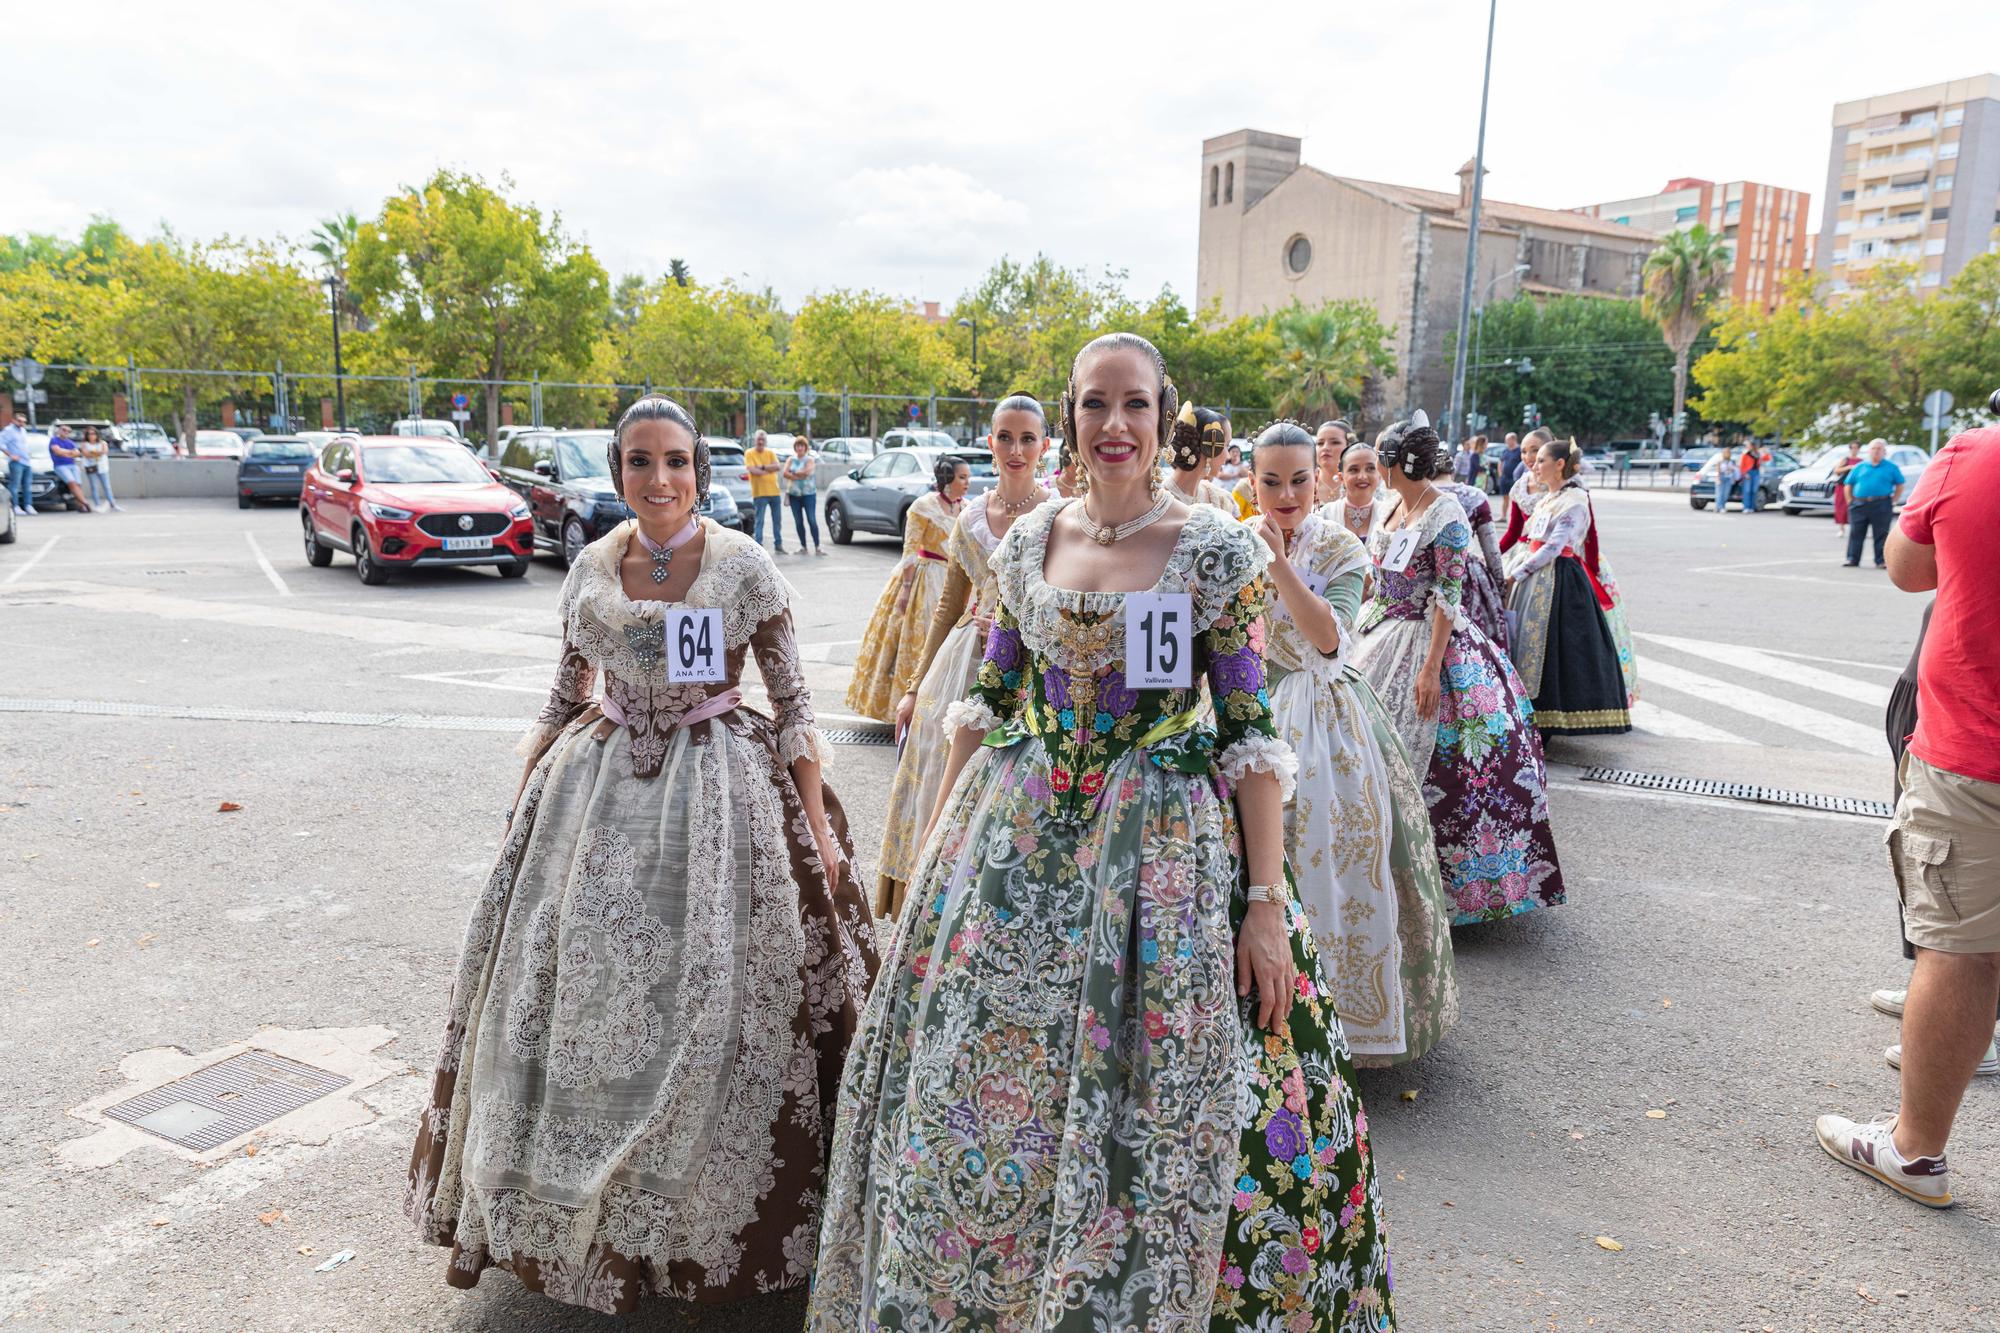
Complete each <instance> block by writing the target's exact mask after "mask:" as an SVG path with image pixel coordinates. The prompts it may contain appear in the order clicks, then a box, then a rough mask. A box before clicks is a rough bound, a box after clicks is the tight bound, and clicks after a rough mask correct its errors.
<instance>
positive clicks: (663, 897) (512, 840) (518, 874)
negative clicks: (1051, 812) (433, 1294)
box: [404, 709, 875, 1314]
mask: <svg viewBox="0 0 2000 1333" xmlns="http://www.w3.org/2000/svg"><path fill="white" fill-rule="evenodd" d="M595 721H596V716H595V714H594V713H588V714H586V715H585V716H584V717H583V718H581V719H579V720H578V721H576V722H574V723H572V724H571V725H570V726H569V727H568V728H567V729H565V731H564V732H563V734H562V735H561V736H559V737H558V738H557V739H556V741H555V743H554V744H553V745H551V746H550V748H549V751H548V753H547V755H545V756H544V757H543V759H542V760H541V762H540V763H539V764H537V765H536V767H535V770H534V772H533V773H532V775H531V776H530V778H529V780H528V784H527V786H526V788H525V790H524V791H523V792H522V795H521V800H520V803H519V805H518V806H517V807H516V809H515V812H514V822H513V825H512V827H511V829H510V830H509V833H508V835H507V839H506V842H505V845H504V846H503V847H502V849H501V853H500V859H499V862H498V864H497V865H495V867H494V869H493V874H492V876H491V878H490V879H489V880H488V881H487V885H486V888H485V890H484V892H483V893H482V894H481V896H480V898H479V901H478V902H477V904H476V905H475V906H474V908H473V913H472V921H471V924H470V926H469V927H468V928H467V931H466V939H465V947H464V952H463V955H462V958H461V961H460V963H459V968H458V973H457V978H456V980H455V981H454V983H453V986H452V991H451V997H450V1000H449V1004H448V1012H447V1018H446V1025H445V1036H444V1046H443V1049H442V1051H441V1052H440V1053H439V1056H438V1066H437V1074H436V1078H435V1080H434V1082H433V1084H432V1090H431V1098H430V1102H429V1105H428V1106H427V1107H426V1109H425V1111H424V1113H423V1118H422V1120H421V1122H420V1125H419V1129H418V1133H417V1142H416V1147H415V1150H414V1152H413V1153H412V1155H411V1161H410V1180H409V1189H408V1193H407V1194H406V1196H405V1204H404V1206H405V1209H406V1211H407V1212H408V1213H409V1215H410V1218H411V1220H412V1221H413V1222H415V1223H416V1226H417V1230H418V1233H419V1234H420V1235H421V1236H422V1237H423V1238H424V1239H425V1240H428V1241H431V1242H433V1243H435V1244H438V1245H446V1246H450V1247H451V1250H452V1258H451V1264H450V1267H449V1268H448V1269H447V1270H446V1275H445V1277H446V1281H447V1282H449V1283H450V1284H451V1285H453V1286H456V1287H470V1286H472V1285H474V1284H475V1283H477V1282H478V1280H479V1275H480V1273H481V1271H482V1270H484V1269H485V1268H487V1267H488V1266H489V1265H498V1266H501V1267H505V1268H509V1269H511V1270H512V1271H513V1272H514V1274H515V1276H516V1277H518V1278H520V1280H521V1281H522V1282H523V1283H524V1284H525V1285H527V1286H528V1287H529V1288H530V1289H531V1290H535V1291H540V1292H542V1293H544V1294H545V1295H548V1296H551V1297H553V1298H555V1299H557V1300H561V1301H567V1302H570V1303H572V1304H577V1305H583V1306H588V1307H589V1308H591V1309H594V1310H600V1311H603V1312H606V1313H612V1314H617V1313H624V1312H626V1311H628V1310H630V1309H632V1308H633V1307H634V1306H635V1305H637V1304H638V1303H639V1301H640V1299H641V1298H642V1297H645V1296H649V1295H671V1296H673V1297H677V1298H681V1299H692V1300H711V1301H724V1300H735V1299H740V1298H742V1297H744V1296H748V1295H751V1294H753V1293H756V1292H760V1291H767V1290H772V1289H776V1288H782V1287H788V1286H797V1285H800V1284H802V1283H804V1282H805V1281H806V1279H807V1277H808V1276H809V1275H810V1273H811V1271H812V1261H813V1247H814V1243H815V1241H816V1239H817V1236H818V1230H819V1216H818V1202H819V1197H820V1185H821V1179H822V1174H823V1163H824V1160H825V1152H824V1147H825V1143H826V1141H827V1134H828V1131H829V1128H830V1125H831V1118H832V1112H833V1102H834V1094H835V1092H836V1090H837V1088H838V1086H839V1079H840V1071H841V1067H842V1064H843V1062H844V1060H845V1057H846V1054H847V1048H848V1043H849V1041H850V1039H851V1038H852V1035H853V1032H854V1028H855V1025H856V1023H857V1021H858V1018H859V1011H860V1008H861V1005H862V1002H863V997H864V995H865V992H866V990H867V987H868V985H869V982H870V980H871V977H872V974H873V971H874V964H875V954H874V943H873V935H872V926H871V923H870V921H869V919H868V912H867V907H866V905H865V903H864V902H863V900H862V898H861V895H860V893H859V891H858V890H857V889H856V888H855V886H854V884H853V882H852V877H851V876H850V875H849V874H848V873H847V872H846V870H845V868H844V867H843V870H842V873H841V875H840V877H839V880H838V882H837V883H835V884H834V885H832V886H829V885H828V883H827V878H826V875H825V873H824V870H823V868H822V867H821V864H820V860H819V854H818V852H817V850H816V849H815V847H814V844H813V841H812V838H811V836H810V834H809V833H808V831H807V825H806V816H805V811H804V808H803V806H802V805H801V804H800V802H799V799H798V794H797V791H796V789H795V788H794V786H793V785H792V779H791V772H790V770H789V769H788V768H783V767H781V766H780V765H779V763H778V760H777V754H778V747H777V735H776V731H775V728H774V727H773V726H772V724H771V723H770V721H769V720H768V719H766V718H764V717H763V716H761V715H759V714H756V713H753V712H750V711H749V710H747V709H739V710H737V711H736V712H733V713H729V714H725V715H724V716H723V717H721V718H718V719H715V720H714V721H711V722H707V723H698V724H697V725H696V726H694V727H693V728H689V729H686V730H680V731H675V732H673V733H672V734H671V737H670V739H669V741H668V747H667V754H666V759H665V764H664V767H663V769H662V773H661V775H660V776H659V777H655V778H651V779H641V778H637V777H635V776H634V775H633V773H632V759H631V752H630V746H629V744H628V742H627V733H626V731H625V730H624V728H622V727H621V728H618V729H616V730H614V731H612V732H611V734H610V737H609V738H608V739H607V740H604V741H602V742H600V741H599V740H597V739H596V738H595V736H594V735H593V734H592V730H591V728H590V726H589V724H591V723H594V722H595ZM825 800H826V802H827V812H828V814H829V816H830V817H831V818H832V820H833V822H834V827H835V830H836V835H837V836H838V837H839V839H840V841H841V844H842V847H843V849H845V847H846V844H847V834H846V829H845V818H844V816H843V815H842V814H841V812H840V807H839V805H838V803H837V802H836V801H835V800H834V798H833V794H832V793H831V792H826V793H825Z"/></svg>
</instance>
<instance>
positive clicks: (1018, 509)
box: [986, 483, 1049, 518]
mask: <svg viewBox="0 0 2000 1333" xmlns="http://www.w3.org/2000/svg"><path fill="white" fill-rule="evenodd" d="M1048 498H1049V493H1048V492H1047V491H1045V490H1043V489H1042V488H1041V485H1040V483H1037V484H1036V486H1035V489H1034V490H1032V491H1029V492H1028V496H1027V498H1026V499H1024V500H1022V501H1020V502H1019V503H1018V504H1017V503H1015V502H1014V501H1012V500H1006V499H1002V498H1001V496H1000V490H999V488H998V487H995V488H994V489H992V490H990V491H988V492H986V503H987V506H988V507H989V508H990V507H991V506H992V505H993V502H994V501H996V500H998V501H999V503H1000V512H1001V513H1003V514H1005V515H1006V516H1007V517H1008V518H1019V517H1020V516H1021V515H1022V514H1025V513H1027V512H1028V511H1029V510H1030V509H1033V508H1034V507H1035V506H1036V505H1038V504H1040V503H1041V502H1042V501H1044V500H1046V499H1048Z"/></svg>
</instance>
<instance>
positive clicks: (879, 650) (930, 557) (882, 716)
mask: <svg viewBox="0 0 2000 1333" xmlns="http://www.w3.org/2000/svg"><path fill="white" fill-rule="evenodd" d="M958 510H959V506H958V505H951V506H949V507H947V506H946V504H945V501H944V497H943V496H941V495H939V494H938V493H937V492H936V491H931V492H929V493H927V494H926V495H924V496H923V498H921V499H919V500H918V501H917V502H916V503H915V504H913V505H911V506H910V512H909V515H908V517H907V519H906V520H905V522H904V524H903V558H902V559H901V560H900V561H898V562H897V564H896V569H895V572H894V573H893V574H891V575H890V576H889V586H888V587H886V588H884V589H883V590H882V596H881V597H880V598H879V599H878V600H877V601H876V603H875V614H874V615H872V616H870V617H869V618H868V628H867V629H866V630H865V631H864V632H863V633H862V635H861V654H860V656H858V657H856V658H855V659H854V679H853V680H851V681H849V682H848V684H847V706H848V707H849V708H851V709H853V710H854V711H855V712H857V713H859V714H861V715H862V716H863V717H872V718H874V719H875V720H876V721H878V722H887V721H889V720H890V719H892V718H894V717H895V715H896V701H897V700H899V699H901V698H902V697H903V696H904V695H905V694H907V693H908V692H909V691H910V690H912V689H914V688H915V687H916V683H917V672H918V671H919V670H921V669H922V665H923V652H924V636H925V634H927V633H928V632H929V630H930V627H931V612H932V610H933V609H935V608H936V606H937V599H938V594H939V593H941V592H943V591H944V571H945V553H944V552H945V545H946V543H948V542H949V541H950V540H951V530H952V526H953V525H954V524H956V523H957V522H958ZM906 590H907V595H905V592H906ZM898 602H901V603H902V605H901V607H900V608H898V606H897V603H898Z"/></svg>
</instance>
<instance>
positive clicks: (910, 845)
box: [875, 621, 986, 917]
mask: <svg viewBox="0 0 2000 1333" xmlns="http://www.w3.org/2000/svg"><path fill="white" fill-rule="evenodd" d="M985 651H986V640H985V639H984V638H983V637H982V636H981V635H980V633H979V629H978V627H977V624H976V623H975V622H973V621H967V622H966V623H965V624H963V625H960V626H958V627H957V628H955V629H953V630H952V632H951V633H950V634H948V635H946V636H945V640H944V642H943V643H942V644H940V645H939V646H938V654H937V656H936V657H935V658H933V659H932V660H931V669H930V670H929V671H927V672H925V673H924V678H923V681H922V683H921V684H919V685H918V686H917V710H916V712H915V714H914V715H912V717H911V718H910V730H909V733H908V734H907V735H906V736H905V737H904V739H903V754H902V757H901V758H900V759H898V760H897V761H896V780H895V782H894V783H893V784H892V785H891V786H890V788H889V813H888V818H887V820H886V822H885V823H884V825H883V828H882V861H881V880H880V882H879V884H878V886H877V888H876V890H875V915H876V916H882V917H895V916H898V915H900V914H901V913H902V910H903V896H904V893H905V891H906V889H907V886H908V884H909V879H910V872H911V871H912V870H914V869H915V868H916V863H917V853H918V852H919V851H920V850H922V849H921V848H920V847H919V846H918V841H919V839H921V838H922V837H923V836H924V825H925V824H927V823H928V822H930V817H931V811H932V810H933V809H934V808H936V806H937V798H938V788H939V787H941V786H943V785H944V770H945V764H946V762H947V761H948V760H949V759H950V758H951V737H950V736H949V735H948V734H947V733H946V731H945V726H944V710H945V709H947V708H949V707H951V706H952V705H953V704H955V703H957V702H958V701H959V700H960V699H963V698H965V696H966V695H968V694H970V693H971V692H972V678H973V676H974V675H976V674H977V673H978V671H979V659H980V655H981V654H982V653H984V652H985Z"/></svg>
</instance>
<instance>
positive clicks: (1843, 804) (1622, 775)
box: [1583, 768, 1896, 819]
mask: <svg viewBox="0 0 2000 1333" xmlns="http://www.w3.org/2000/svg"><path fill="white" fill-rule="evenodd" d="M1583 780H1584V781H1585V782H1609V783H1612V784H1614V785H1616V786H1620V787H1640V788H1643V789H1644V790H1646V791H1673V792H1681V793H1684V794H1686V795H1689V796H1719V797H1722V798H1723V799H1724V800H1730V801H1751V802H1754V803H1756V804H1758V805H1790V806H1797V807H1799V808H1801V809H1805V810H1828V811H1832V812H1833V813H1835V814H1842V815H1866V816H1868V817H1869V818H1871V819H1888V818H1890V817H1891V816H1893V815H1894V814H1895V813H1896V809H1895V807H1894V806H1892V805H1890V804H1889V803H1888V802H1887V801H1865V800H1861V799H1860V798H1858V797H1854V796H1828V795H1826V794H1824V793H1822V792H1816V791H1788V790H1786V789H1785V788H1783V787H1760V786H1758V785H1757V784H1755V783H1751V782H1717V781H1715V780H1714V779H1712V778H1680V777H1672V776H1669V775H1668V774H1665V773H1634V772H1632V771H1630V770H1629V769H1623V768H1586V769H1585V770H1584V771H1583Z"/></svg>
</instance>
